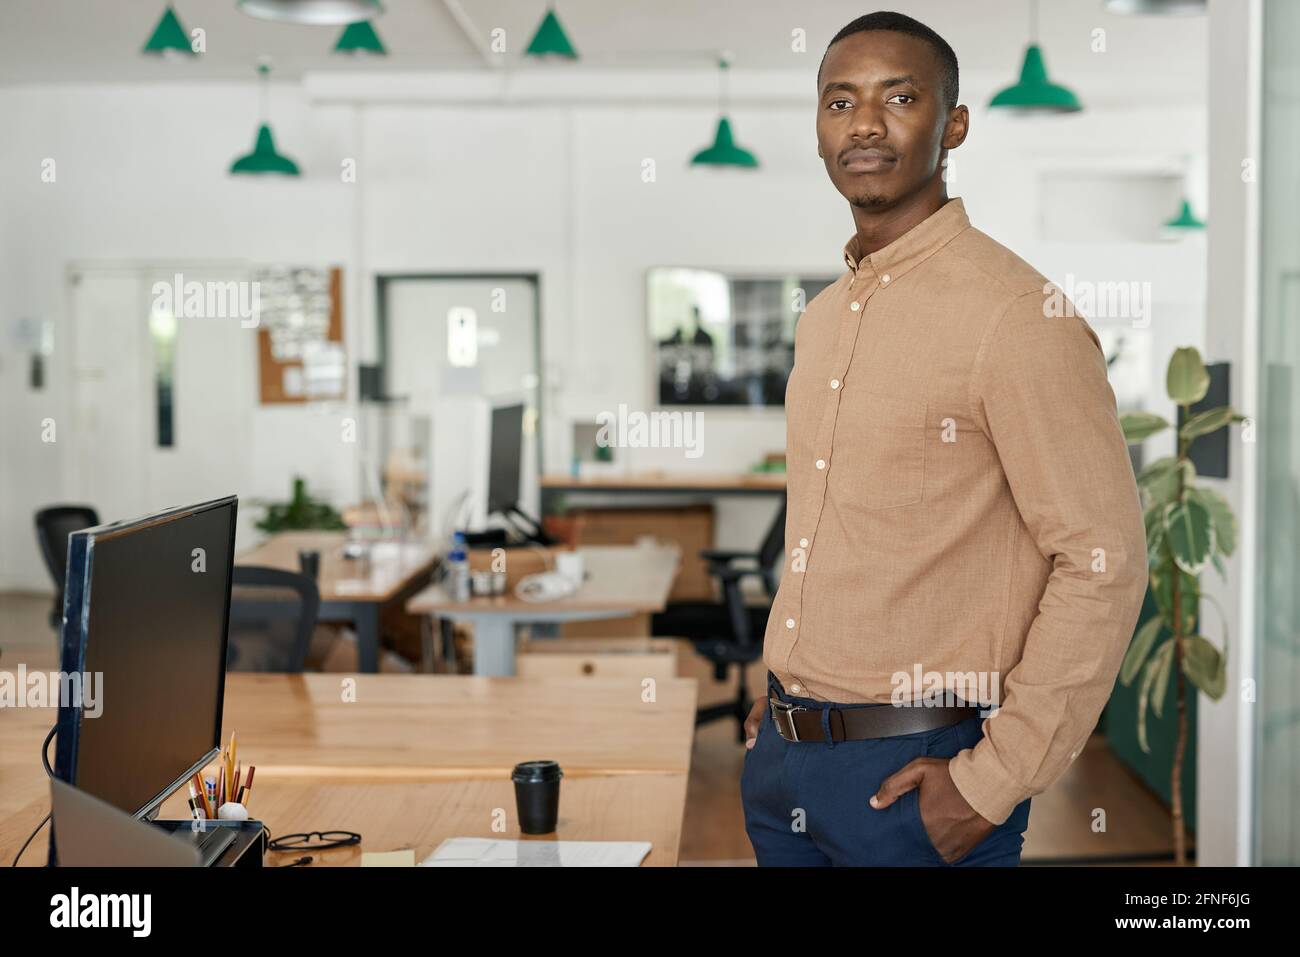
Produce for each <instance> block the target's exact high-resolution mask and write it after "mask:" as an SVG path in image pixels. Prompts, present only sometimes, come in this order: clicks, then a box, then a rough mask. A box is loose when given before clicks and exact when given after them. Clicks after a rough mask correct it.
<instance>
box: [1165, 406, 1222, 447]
mask: <svg viewBox="0 0 1300 957" xmlns="http://www.w3.org/2000/svg"><path fill="white" fill-rule="evenodd" d="M1235 414H1236V413H1235V412H1233V411H1232V406H1230V405H1221V406H1219V407H1218V408H1217V409H1207V410H1206V411H1205V412H1198V413H1197V414H1196V415H1194V416H1192V417H1191V418H1190V419H1188V420H1187V421H1186V422H1184V423H1183V427H1182V428H1181V429H1179V430H1178V434H1179V435H1180V436H1182V437H1183V438H1185V439H1194V438H1196V437H1197V436H1198V435H1207V434H1209V433H1210V432H1217V431H1218V430H1219V429H1221V428H1223V427H1224V426H1225V425H1227V424H1228V423H1229V422H1231V421H1232V417H1233V416H1234V415H1235Z"/></svg>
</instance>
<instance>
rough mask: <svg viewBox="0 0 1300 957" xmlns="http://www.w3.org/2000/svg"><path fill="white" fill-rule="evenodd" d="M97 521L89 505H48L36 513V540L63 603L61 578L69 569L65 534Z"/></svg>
mask: <svg viewBox="0 0 1300 957" xmlns="http://www.w3.org/2000/svg"><path fill="white" fill-rule="evenodd" d="M98 524H99V513H98V512H96V511H95V510H94V509H93V508H91V507H90V506H89V505H51V506H50V507H49V508H43V509H41V510H40V511H39V512H37V513H36V541H37V542H38V543H39V544H40V546H41V557H42V558H44V559H45V567H46V568H48V569H49V570H50V577H51V578H53V579H54V584H55V585H57V586H58V589H59V595H58V597H59V607H62V606H63V602H62V595H63V581H64V578H65V576H66V575H67V573H68V536H69V535H71V534H72V533H73V532H79V531H81V530H82V529H83V528H93V527H94V526H96V525H98Z"/></svg>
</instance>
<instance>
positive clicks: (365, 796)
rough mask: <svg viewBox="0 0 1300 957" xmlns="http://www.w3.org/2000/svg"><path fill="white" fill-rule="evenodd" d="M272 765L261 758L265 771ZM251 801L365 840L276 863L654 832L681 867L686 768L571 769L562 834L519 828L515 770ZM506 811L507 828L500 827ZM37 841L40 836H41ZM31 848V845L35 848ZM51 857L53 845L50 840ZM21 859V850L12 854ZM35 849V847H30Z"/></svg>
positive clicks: (276, 794) (277, 828)
mask: <svg viewBox="0 0 1300 957" xmlns="http://www.w3.org/2000/svg"><path fill="white" fill-rule="evenodd" d="M261 774H262V770H261V765H258V772H257V776H258V778H259V779H260V778H261ZM254 791H255V792H257V796H256V798H254V799H252V800H250V807H251V809H252V811H253V813H254V815H255V816H256V817H257V819H258V820H260V821H262V822H263V823H264V824H265V825H266V826H267V828H268V829H269V830H270V831H271V836H272V837H277V836H280V835H284V834H305V833H309V832H311V831H339V830H343V831H353V832H355V833H357V834H360V835H361V843H360V844H358V845H355V846H353V847H340V848H335V849H333V850H328V851H271V852H268V854H267V855H266V861H265V863H266V866H267V867H280V866H283V865H285V864H289V863H291V862H293V861H294V860H296V859H298V858H299V857H302V856H304V855H306V854H310V855H311V856H312V858H313V860H312V863H311V866H312V867H321V866H325V867H340V866H341V867H355V866H359V865H360V864H361V855H362V853H363V852H366V851H398V850H404V849H406V848H408V847H409V848H411V849H413V850H414V851H415V861H416V863H417V864H418V863H419V862H420V861H422V860H424V859H425V858H426V857H428V856H429V855H430V854H432V853H433V852H434V850H435V849H436V848H437V847H438V845H439V844H441V843H442V842H443V841H444V840H447V839H448V838H452V837H485V838H492V839H495V840H525V841H530V840H539V841H649V842H650V853H649V854H647V855H646V858H645V861H644V862H643V863H644V864H645V865H646V866H650V867H673V866H675V865H676V864H677V849H678V846H679V845H680V843H681V828H682V808H683V807H684V806H685V803H686V775H684V774H660V773H646V774H608V775H598V776H590V777H573V776H570V775H567V774H566V775H565V777H564V780H563V781H561V783H560V816H559V822H558V824H557V826H556V830H555V833H554V834H547V835H538V836H532V835H527V834H521V833H520V832H519V822H518V819H517V817H516V813H515V793H514V785H513V784H512V783H511V782H510V781H508V780H504V779H501V780H472V781H424V782H404V783H400V784H397V783H392V782H363V783H358V782H355V781H349V780H342V781H329V782H327V783H319V782H313V783H310V784H308V783H304V782H301V781H295V780H290V779H271V780H268V781H267V782H266V783H265V785H264V786H261V787H254ZM188 813H189V812H188V809H187V808H186V806H185V802H184V801H182V800H180V799H179V798H175V799H173V800H172V801H169V802H168V803H167V804H165V805H164V806H163V816H164V817H185V816H186V815H187V814H188ZM497 820H503V821H504V826H505V830H504V831H500V830H493V826H494V824H495V822H496V821H497ZM33 843H35V842H33ZM27 853H28V854H31V853H32V851H31V849H28V852H27ZM38 856H39V857H41V858H42V859H43V857H44V847H42V848H41V854H40V855H38ZM10 857H11V859H12V855H10ZM24 857H25V855H24Z"/></svg>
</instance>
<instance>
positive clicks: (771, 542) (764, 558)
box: [758, 497, 785, 598]
mask: <svg viewBox="0 0 1300 957" xmlns="http://www.w3.org/2000/svg"><path fill="white" fill-rule="evenodd" d="M784 551H785V498H784V497H783V498H782V499H781V508H780V509H779V510H778V511H777V513H776V518H774V519H773V520H772V524H771V525H770V526H769V527H768V530H767V534H766V535H764V536H763V544H762V545H760V546H759V547H758V567H759V568H761V569H763V583H764V584H765V585H766V586H767V595H768V597H769V598H775V597H776V583H777V575H776V566H777V563H778V562H780V561H781V553H782V552H784Z"/></svg>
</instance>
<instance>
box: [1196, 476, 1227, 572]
mask: <svg viewBox="0 0 1300 957" xmlns="http://www.w3.org/2000/svg"><path fill="white" fill-rule="evenodd" d="M1187 494H1188V496H1189V497H1191V498H1195V499H1196V500H1197V501H1198V502H1200V503H1201V504H1202V505H1204V506H1205V509H1206V511H1208V512H1209V513H1210V520H1211V521H1212V522H1213V523H1214V542H1215V544H1216V545H1217V546H1218V548H1219V551H1221V552H1223V554H1225V555H1228V556H1231V555H1232V553H1233V550H1234V549H1236V547H1237V516H1236V515H1235V514H1233V511H1232V506H1231V505H1229V504H1228V500H1227V499H1225V498H1224V497H1223V496H1222V495H1220V494H1219V493H1218V492H1216V491H1214V490H1213V489H1208V488H1193V489H1188V490H1187ZM1215 557H1216V558H1217V556H1215ZM1216 567H1218V568H1219V572H1220V574H1222V573H1223V568H1222V566H1221V565H1219V566H1216Z"/></svg>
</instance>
